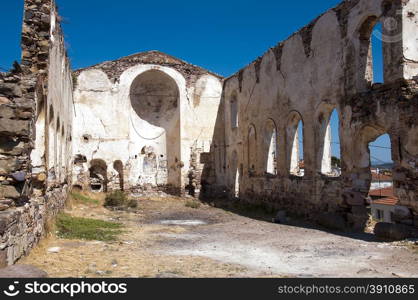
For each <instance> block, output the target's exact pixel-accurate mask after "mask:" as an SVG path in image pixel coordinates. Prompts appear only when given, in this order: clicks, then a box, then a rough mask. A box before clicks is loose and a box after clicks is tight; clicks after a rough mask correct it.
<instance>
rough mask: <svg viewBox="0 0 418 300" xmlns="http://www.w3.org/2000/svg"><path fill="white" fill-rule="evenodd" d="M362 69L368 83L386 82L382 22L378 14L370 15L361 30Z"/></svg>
mask: <svg viewBox="0 0 418 300" xmlns="http://www.w3.org/2000/svg"><path fill="white" fill-rule="evenodd" d="M359 38H360V70H362V72H364V78H365V79H366V82H368V83H383V82H384V63H383V61H384V58H383V33H382V24H381V23H380V22H379V19H378V18H377V17H376V16H370V17H369V18H367V19H366V21H364V23H363V24H362V26H361V27H360V30H359Z"/></svg>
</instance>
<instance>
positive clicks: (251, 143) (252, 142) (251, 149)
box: [247, 124, 257, 176]
mask: <svg viewBox="0 0 418 300" xmlns="http://www.w3.org/2000/svg"><path fill="white" fill-rule="evenodd" d="M247 149H248V173H249V175H250V176H253V175H255V172H256V166H257V131H256V128H255V125H254V124H251V125H250V127H249V128H248V144H247Z"/></svg>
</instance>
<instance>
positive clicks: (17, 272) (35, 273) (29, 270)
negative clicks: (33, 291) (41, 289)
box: [0, 265, 48, 278]
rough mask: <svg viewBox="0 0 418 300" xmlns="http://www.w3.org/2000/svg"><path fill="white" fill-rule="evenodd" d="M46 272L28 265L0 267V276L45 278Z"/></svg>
mask: <svg viewBox="0 0 418 300" xmlns="http://www.w3.org/2000/svg"><path fill="white" fill-rule="evenodd" d="M46 277H48V274H47V273H46V272H45V271H43V270H41V269H38V268H36V267H34V266H30V265H14V266H10V267H6V268H4V269H0V278H46Z"/></svg>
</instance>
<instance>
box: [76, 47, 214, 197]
mask: <svg viewBox="0 0 418 300" xmlns="http://www.w3.org/2000/svg"><path fill="white" fill-rule="evenodd" d="M75 75H76V76H77V85H76V89H75V91H74V95H75V109H76V119H75V128H74V142H73V144H74V151H73V155H74V156H82V157H86V162H85V163H80V164H78V165H77V166H75V169H77V170H76V171H75V172H74V176H73V177H74V184H77V185H80V186H83V187H85V188H90V181H91V180H90V179H89V176H86V171H87V170H88V167H89V163H90V162H91V161H92V160H93V159H102V160H104V161H105V162H106V164H107V166H108V178H109V187H110V188H118V186H119V183H118V180H119V174H120V170H116V169H115V168H114V167H113V165H114V162H115V161H119V162H120V163H121V164H122V166H123V174H124V188H131V189H136V190H144V189H162V190H165V191H168V192H171V193H176V194H182V193H184V192H185V188H186V186H188V185H189V173H190V171H191V170H192V169H193V170H198V171H197V172H199V174H197V175H198V176H199V177H200V172H201V170H202V169H203V166H202V164H200V162H196V160H194V159H193V157H195V156H194V155H193V153H192V152H193V151H195V150H192V149H198V150H196V151H199V152H209V149H210V144H211V139H212V136H213V128H214V126H215V119H216V114H217V111H218V107H219V101H220V97H221V90H222V85H221V78H220V77H219V76H217V75H215V74H211V73H210V72H208V71H206V70H204V69H202V68H199V67H196V66H193V65H190V64H188V63H186V62H184V61H181V60H179V59H176V58H173V57H171V56H169V55H167V54H164V53H161V52H158V51H149V52H145V53H138V54H135V55H131V56H128V57H124V58H121V59H119V60H116V61H112V62H105V63H102V64H99V65H97V66H93V67H90V68H87V69H83V70H79V71H76V72H75ZM196 155H199V153H197V152H196ZM83 164H84V166H83ZM196 164H197V165H196ZM192 165H193V167H192ZM86 180H87V181H86Z"/></svg>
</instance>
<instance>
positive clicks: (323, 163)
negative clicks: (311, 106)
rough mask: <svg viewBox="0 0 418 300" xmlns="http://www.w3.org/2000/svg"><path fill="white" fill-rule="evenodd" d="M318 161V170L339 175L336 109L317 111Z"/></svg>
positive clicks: (327, 174) (329, 174) (334, 175)
mask: <svg viewBox="0 0 418 300" xmlns="http://www.w3.org/2000/svg"><path fill="white" fill-rule="evenodd" d="M318 121H319V139H320V143H319V148H318V162H319V166H320V172H321V173H322V174H324V175H326V176H331V177H338V176H340V175H341V153H340V138H339V123H340V122H339V117H338V111H337V110H336V109H334V110H332V111H331V110H330V109H329V110H325V111H322V112H320V113H319V116H318Z"/></svg>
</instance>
